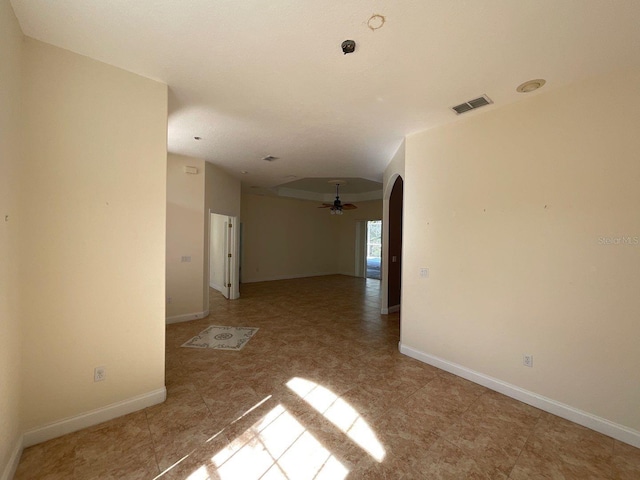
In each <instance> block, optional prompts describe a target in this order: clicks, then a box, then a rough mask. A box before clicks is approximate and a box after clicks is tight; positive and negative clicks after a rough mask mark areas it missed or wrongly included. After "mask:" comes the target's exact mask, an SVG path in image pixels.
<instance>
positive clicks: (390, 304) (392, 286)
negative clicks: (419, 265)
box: [387, 176, 404, 313]
mask: <svg viewBox="0 0 640 480" xmlns="http://www.w3.org/2000/svg"><path fill="white" fill-rule="evenodd" d="M403 200H404V181H403V180H402V177H400V176H398V177H397V178H396V179H395V182H394V183H393V188H392V189H391V194H390V196H389V240H388V249H387V252H388V254H387V255H388V257H387V258H388V259H389V261H388V266H389V267H388V276H387V311H388V312H389V313H393V312H398V311H400V298H401V297H400V292H401V289H402V205H403Z"/></svg>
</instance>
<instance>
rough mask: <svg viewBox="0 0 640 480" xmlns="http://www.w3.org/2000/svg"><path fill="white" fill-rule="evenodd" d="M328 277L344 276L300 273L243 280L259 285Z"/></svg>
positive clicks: (336, 273)
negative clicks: (261, 283) (293, 279)
mask: <svg viewBox="0 0 640 480" xmlns="http://www.w3.org/2000/svg"><path fill="white" fill-rule="evenodd" d="M326 275H342V274H341V273H339V272H322V273H299V274H291V275H276V276H271V277H254V278H249V279H247V278H243V279H242V283H258V282H273V281H276V280H291V279H292V278H308V277H324V276H326Z"/></svg>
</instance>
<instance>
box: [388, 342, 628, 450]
mask: <svg viewBox="0 0 640 480" xmlns="http://www.w3.org/2000/svg"><path fill="white" fill-rule="evenodd" d="M400 352H401V353H403V354H405V355H407V356H408V357H411V358H415V359H416V360H420V361H421V362H424V363H428V364H429V365H433V366H434V367H437V368H440V369H442V370H445V371H447V372H449V373H453V374H454V375H457V376H459V377H462V378H466V379H467V380H470V381H472V382H474V383H477V384H480V385H482V386H484V387H487V388H489V389H491V390H495V391H496V392H499V393H502V394H504V395H506V396H508V397H511V398H515V399H516V400H520V401H521V402H524V403H527V404H529V405H533V406H534V407H537V408H539V409H541V410H544V411H545V412H549V413H552V414H553V415H557V416H558V417H562V418H566V419H567V420H570V421H572V422H574V423H577V424H579V425H582V426H584V427H587V428H590V429H591V430H595V431H596V432H600V433H602V434H604V435H608V436H610V437H613V438H615V439H616V440H620V441H621V442H624V443H628V444H629V445H633V446H634V447H638V448H640V432H639V431H637V430H634V429H632V428H629V427H625V426H624V425H620V424H618V423H614V422H611V421H609V420H607V419H605V418H602V417H598V416H596V415H593V414H591V413H588V412H585V411H583V410H579V409H577V408H575V407H572V406H570V405H567V404H564V403H561V402H558V401H556V400H552V399H550V398H547V397H544V396H542V395H538V394H537V393H534V392H530V391H529V390H525V389H523V388H520V387H517V386H515V385H512V384H510V383H507V382H503V381H502V380H498V379H497V378H493V377H490V376H489V375H485V374H483V373H479V372H476V371H474V370H471V369H469V368H466V367H463V366H462V365H458V364H456V363H452V362H449V361H447V360H444V359H442V358H439V357H436V356H434V355H429V354H427V353H423V352H420V351H418V350H415V349H413V348H411V347H407V346H406V345H403V344H400Z"/></svg>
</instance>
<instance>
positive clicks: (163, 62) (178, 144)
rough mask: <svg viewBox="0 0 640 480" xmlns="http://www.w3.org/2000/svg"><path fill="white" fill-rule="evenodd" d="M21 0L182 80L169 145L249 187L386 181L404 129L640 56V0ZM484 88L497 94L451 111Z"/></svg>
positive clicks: (32, 26) (94, 43) (67, 39)
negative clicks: (376, 25) (346, 46)
mask: <svg viewBox="0 0 640 480" xmlns="http://www.w3.org/2000/svg"><path fill="white" fill-rule="evenodd" d="M11 3H12V5H13V7H14V10H15V12H16V15H17V17H18V20H19V21H20V25H21V26H22V30H23V32H24V33H25V34H26V35H28V36H31V37H34V38H36V39H39V40H42V41H44V42H47V43H51V44H53V45H57V46H60V47H62V48H66V49H69V50H72V51H74V52H77V53H80V54H83V55H87V56H89V57H92V58H95V59H97V60H101V61H103V62H106V63H109V64H112V65H115V66H118V67H121V68H123V69H126V70H129V71H132V72H135V73H138V74H140V75H144V76H146V77H150V78H153V79H157V80H159V81H162V82H165V83H167V84H168V85H169V89H170V103H169V142H168V148H169V150H170V151H171V152H174V153H180V154H184V155H191V156H196V157H201V158H204V159H206V160H208V161H210V162H212V163H214V164H216V165H219V166H221V167H222V168H224V169H225V170H227V171H229V172H230V173H232V174H233V175H235V176H237V177H238V178H241V179H242V181H243V184H244V185H245V186H259V187H274V186H277V185H280V184H282V183H286V182H290V181H291V179H292V178H293V177H291V176H292V175H295V176H297V177H298V178H303V177H334V178H336V177H363V178H367V179H371V180H375V181H380V180H381V179H382V172H383V170H384V168H385V166H386V165H387V163H388V162H389V160H390V159H391V157H392V156H393V154H394V153H395V151H396V149H397V148H398V146H399V145H400V143H401V141H402V139H403V137H404V136H405V135H407V134H410V133H413V132H417V131H420V130H424V129H427V128H431V127H434V126H436V125H440V124H444V123H447V122H454V121H457V120H459V118H467V117H468V116H473V115H481V114H482V112H484V111H488V110H490V109H494V108H499V107H500V106H503V105H505V104H508V103H511V102H515V101H517V100H519V99H522V98H523V97H524V95H523V94H519V93H516V91H515V88H516V86H518V85H519V84H520V83H522V82H524V81H526V80H529V79H532V78H544V79H546V80H547V85H546V86H545V87H544V88H543V89H541V90H539V91H537V92H534V93H531V94H529V95H539V94H544V92H545V91H549V90H551V89H554V88H558V87H560V86H563V85H566V84H569V83H572V82H575V81H578V80H580V79H582V78H586V77H589V76H593V75H598V74H602V73H606V72H609V71H612V70H615V69H624V68H629V67H636V66H639V65H640V27H639V25H640V1H636V0H608V1H605V0H402V1H398V0H388V1H376V0H373V1H372V0H350V1H348V2H345V1H344V0H340V1H339V0H325V1H316V2H312V1H304V0H270V1H266V0H242V1H239V0H215V1H214V0H188V1H185V0H91V1H88V0H57V1H51V0H11ZM373 14H380V15H383V16H384V17H385V18H386V23H385V24H384V25H383V26H382V28H380V29H378V30H375V31H372V30H371V29H369V27H368V26H367V20H368V19H369V18H370V17H371V15H373ZM345 39H353V40H355V41H356V43H357V47H356V51H355V53H353V54H349V55H343V54H342V51H341V48H340V44H341V43H342V41H343V40H345ZM482 94H487V95H488V96H489V97H490V98H491V99H492V100H493V101H494V102H495V104H494V105H491V106H487V107H483V108H482V109H480V110H478V111H474V112H470V113H467V114H465V115H464V116H463V117H456V115H455V114H453V113H452V112H451V110H450V109H449V108H450V107H451V106H453V105H457V104H459V103H462V102H464V101H466V100H469V99H472V98H475V97H478V96H480V95H482ZM194 136H200V137H202V140H200V141H196V140H194V139H193V137H194ZM267 155H274V156H277V157H280V158H279V159H278V160H275V161H273V162H266V161H263V160H261V159H262V158H263V157H265V156H267ZM241 171H247V172H248V173H246V174H241V173H240V172H241Z"/></svg>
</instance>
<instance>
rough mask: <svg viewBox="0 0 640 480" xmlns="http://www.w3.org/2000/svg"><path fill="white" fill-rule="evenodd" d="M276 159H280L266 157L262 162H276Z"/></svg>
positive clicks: (270, 156)
mask: <svg viewBox="0 0 640 480" xmlns="http://www.w3.org/2000/svg"><path fill="white" fill-rule="evenodd" d="M278 158H280V157H274V156H273V155H267V156H266V157H264V158H263V159H262V160H264V161H265V162H273V161H274V160H278Z"/></svg>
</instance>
